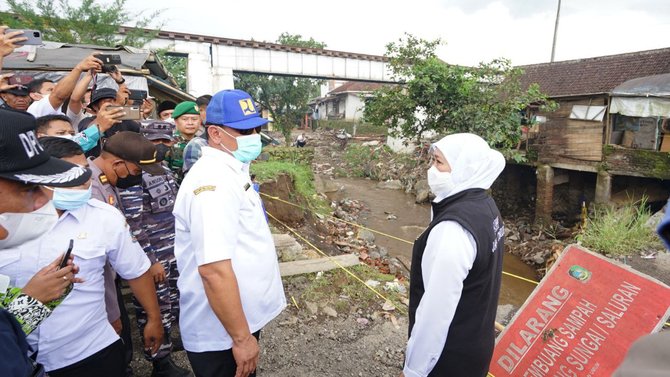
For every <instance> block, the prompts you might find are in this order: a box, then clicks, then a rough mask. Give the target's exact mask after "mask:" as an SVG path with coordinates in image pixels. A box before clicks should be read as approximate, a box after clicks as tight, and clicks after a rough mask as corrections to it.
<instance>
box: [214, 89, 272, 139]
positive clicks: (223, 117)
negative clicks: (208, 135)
mask: <svg viewBox="0 0 670 377" xmlns="http://www.w3.org/2000/svg"><path fill="white" fill-rule="evenodd" d="M267 122H268V120H267V119H265V118H262V117H261V114H259V113H258V111H257V110H256V106H254V100H253V99H252V98H251V96H250V95H249V93H247V92H245V91H242V90H237V89H233V90H222V91H220V92H218V93H216V94H215V95H214V96H213V97H212V100H211V101H209V105H208V106H207V120H206V123H207V124H215V125H220V126H228V127H231V128H235V129H238V130H248V129H250V128H255V127H258V126H262V125H264V124H266V123H267Z"/></svg>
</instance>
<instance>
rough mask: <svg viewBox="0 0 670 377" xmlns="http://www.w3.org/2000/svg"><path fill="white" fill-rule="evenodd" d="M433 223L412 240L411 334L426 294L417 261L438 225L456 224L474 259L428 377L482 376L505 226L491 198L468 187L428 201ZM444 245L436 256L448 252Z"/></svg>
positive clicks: (488, 355)
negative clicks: (469, 243)
mask: <svg viewBox="0 0 670 377" xmlns="http://www.w3.org/2000/svg"><path fill="white" fill-rule="evenodd" d="M432 206H433V220H432V221H431V223H430V225H429V226H428V228H427V229H426V230H425V231H424V232H423V233H422V234H421V236H419V238H417V240H416V241H415V242H414V249H413V251H412V271H411V273H410V299H409V333H410V335H411V333H412V327H413V326H414V323H415V319H416V309H417V307H418V306H419V303H420V302H421V297H422V296H423V294H424V285H423V273H422V270H421V261H422V259H423V253H424V250H425V248H426V241H427V240H428V235H429V234H430V232H431V230H432V229H433V227H435V225H437V224H439V223H440V222H442V221H455V222H457V223H458V224H460V225H461V226H462V227H463V228H464V229H465V230H467V231H468V232H469V233H470V234H471V235H472V237H473V238H474V240H475V242H476V244H477V256H476V257H475V261H474V264H473V266H472V269H471V270H470V272H469V273H468V276H467V278H466V279H465V280H464V281H463V290H462V293H461V298H460V300H459V302H458V306H457V308H456V313H455V315H454V318H453V320H452V321H451V325H450V327H449V334H448V336H447V340H446V344H445V346H444V349H443V351H442V354H441V356H440V358H439V359H438V361H437V364H436V365H435V367H434V368H433V370H432V372H431V373H430V374H429V376H467V377H470V376H486V374H487V371H488V367H489V362H490V361H491V357H492V355H493V346H494V343H495V330H494V323H495V316H496V309H497V307H498V296H499V294H500V280H501V274H502V266H503V250H504V239H503V238H504V237H503V235H504V226H503V222H502V218H501V217H500V212H499V211H498V207H497V206H496V204H495V202H494V201H493V198H491V196H490V195H489V194H488V193H487V192H486V191H485V190H483V189H470V190H465V191H463V192H460V193H458V194H456V195H454V196H451V197H448V198H446V199H444V200H442V201H440V202H437V203H432ZM449 246H450V245H448V244H445V245H444V246H443V249H442V250H441V251H440V252H444V253H450V252H459V250H450V248H449Z"/></svg>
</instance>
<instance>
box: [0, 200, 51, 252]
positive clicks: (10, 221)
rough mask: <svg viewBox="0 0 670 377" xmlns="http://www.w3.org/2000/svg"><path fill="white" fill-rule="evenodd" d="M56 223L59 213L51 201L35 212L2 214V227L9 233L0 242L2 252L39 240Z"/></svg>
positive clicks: (0, 216) (0, 222) (0, 220)
mask: <svg viewBox="0 0 670 377" xmlns="http://www.w3.org/2000/svg"><path fill="white" fill-rule="evenodd" d="M56 221H58V212H56V208H55V207H54V205H53V203H52V202H51V201H49V202H48V203H47V204H45V205H43V206H42V208H39V209H37V210H35V211H33V212H28V213H9V212H7V213H3V214H0V226H2V227H3V228H5V230H7V233H8V236H7V238H5V239H4V240H0V250H4V249H9V248H12V247H14V246H18V245H21V244H23V243H24V242H27V241H30V240H34V239H36V238H39V237H40V236H41V235H43V234H44V233H46V232H48V231H49V230H51V228H53V226H54V225H55V224H56Z"/></svg>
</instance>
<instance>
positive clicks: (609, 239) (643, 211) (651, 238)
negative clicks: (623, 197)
mask: <svg viewBox="0 0 670 377" xmlns="http://www.w3.org/2000/svg"><path fill="white" fill-rule="evenodd" d="M646 204H647V203H646V199H642V200H641V201H639V202H637V203H632V204H628V205H626V206H624V207H621V208H611V207H606V208H604V209H600V210H597V211H596V212H595V213H594V215H593V216H591V217H589V219H588V220H587V224H586V228H585V229H584V230H583V231H582V233H581V234H580V235H579V236H577V240H578V241H581V243H582V245H584V246H586V247H588V248H589V249H591V250H593V251H597V252H599V253H601V254H609V255H614V256H620V255H621V256H623V255H631V254H633V253H636V252H640V251H643V250H649V249H662V245H661V244H660V241H659V239H658V236H656V232H655V231H654V229H652V228H651V227H649V226H647V225H645V224H646V222H647V221H648V220H649V218H650V217H651V212H650V211H649V209H648V208H647V206H646Z"/></svg>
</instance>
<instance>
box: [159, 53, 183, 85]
mask: <svg viewBox="0 0 670 377" xmlns="http://www.w3.org/2000/svg"><path fill="white" fill-rule="evenodd" d="M156 54H157V55H158V58H159V59H160V62H161V63H162V64H163V67H164V68H165V70H166V71H168V73H170V76H172V78H173V79H174V80H175V82H176V83H177V86H178V87H179V89H181V90H183V91H186V83H187V79H188V78H187V76H186V69H187V67H188V58H187V57H186V56H181V55H178V54H175V53H171V52H170V51H169V50H167V49H161V50H157V51H156Z"/></svg>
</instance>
